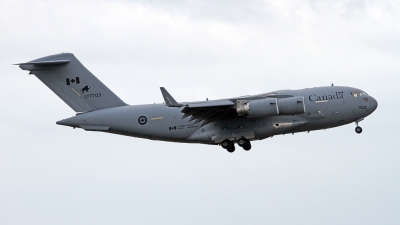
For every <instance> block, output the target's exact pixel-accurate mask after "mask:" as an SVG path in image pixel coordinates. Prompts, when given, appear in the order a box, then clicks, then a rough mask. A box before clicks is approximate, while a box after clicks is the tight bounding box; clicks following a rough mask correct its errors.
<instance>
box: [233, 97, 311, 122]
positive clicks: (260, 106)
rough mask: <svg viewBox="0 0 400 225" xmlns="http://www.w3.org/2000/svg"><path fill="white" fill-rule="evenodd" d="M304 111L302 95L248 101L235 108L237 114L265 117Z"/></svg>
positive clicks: (296, 113)
mask: <svg viewBox="0 0 400 225" xmlns="http://www.w3.org/2000/svg"><path fill="white" fill-rule="evenodd" d="M305 111H306V107H305V105H304V97H302V96H295V97H290V98H282V99H279V100H278V99H276V98H267V99H260V100H254V101H251V102H248V103H246V104H244V105H242V106H239V107H238V108H236V112H237V114H238V116H251V117H266V116H277V115H298V114H303V113H305Z"/></svg>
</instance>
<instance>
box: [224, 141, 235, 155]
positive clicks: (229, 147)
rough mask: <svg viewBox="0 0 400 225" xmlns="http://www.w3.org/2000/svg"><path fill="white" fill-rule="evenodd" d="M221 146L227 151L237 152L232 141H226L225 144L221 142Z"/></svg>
mask: <svg viewBox="0 0 400 225" xmlns="http://www.w3.org/2000/svg"><path fill="white" fill-rule="evenodd" d="M221 146H222V147H223V148H224V149H226V150H227V151H228V152H234V151H235V144H233V142H232V141H230V140H228V139H226V140H224V141H223V142H221Z"/></svg>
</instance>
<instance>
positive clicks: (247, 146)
mask: <svg viewBox="0 0 400 225" xmlns="http://www.w3.org/2000/svg"><path fill="white" fill-rule="evenodd" d="M243 149H244V150H246V151H249V150H250V149H251V143H250V141H249V143H248V144H247V145H245V146H243Z"/></svg>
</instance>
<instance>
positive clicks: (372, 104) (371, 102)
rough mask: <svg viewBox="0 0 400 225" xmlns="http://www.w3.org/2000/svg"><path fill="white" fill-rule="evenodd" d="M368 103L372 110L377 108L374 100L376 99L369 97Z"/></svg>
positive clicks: (376, 102)
mask: <svg viewBox="0 0 400 225" xmlns="http://www.w3.org/2000/svg"><path fill="white" fill-rule="evenodd" d="M369 104H370V107H371V109H372V112H373V111H375V109H376V108H378V101H376V99H375V98H373V97H371V101H370V103H369Z"/></svg>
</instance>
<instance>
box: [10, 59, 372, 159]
mask: <svg viewBox="0 0 400 225" xmlns="http://www.w3.org/2000/svg"><path fill="white" fill-rule="evenodd" d="M16 65H19V67H20V68H21V69H23V70H28V71H30V72H29V74H34V75H35V76H36V77H37V78H39V79H40V80H41V81H42V82H43V83H44V84H45V85H47V87H49V88H50V89H51V90H52V91H53V92H54V93H55V94H56V95H58V97H60V98H61V99H62V100H63V101H64V102H65V103H67V104H68V105H69V106H70V107H71V108H72V109H73V110H75V112H76V116H73V117H71V118H67V119H64V120H60V121H58V122H57V124H59V125H65V126H70V127H73V128H76V127H77V128H82V129H84V130H87V131H101V132H107V133H113V134H120V135H127V136H132V137H138V138H147V139H151V140H162V141H171V142H184V143H201V144H213V145H220V146H222V147H223V148H224V149H226V150H227V151H228V152H233V151H235V143H237V145H239V146H240V147H242V148H243V149H244V150H250V149H251V141H255V140H262V139H265V138H268V137H272V136H274V135H279V134H288V133H297V132H304V131H308V132H309V131H311V130H321V129H327V128H332V127H337V126H341V125H345V124H348V123H352V122H355V123H356V125H357V127H356V129H355V131H356V132H357V133H358V134H360V133H361V132H362V129H361V127H359V126H358V123H359V122H360V121H362V120H363V119H364V118H365V117H366V116H368V115H369V114H371V113H372V112H374V111H375V109H376V108H377V106H378V103H377V101H376V100H375V99H374V98H373V97H371V96H370V95H368V94H367V93H365V92H364V91H362V90H360V89H357V88H351V87H339V86H333V85H332V86H327V87H315V88H306V89H301V90H282V91H273V92H268V93H264V94H259V95H252V96H243V97H237V98H229V99H222V100H212V101H211V100H210V101H208V100H207V101H199V102H177V101H176V100H175V99H174V98H173V97H172V96H171V95H170V94H169V93H168V92H167V90H166V89H165V88H163V87H161V93H162V95H163V97H164V101H165V103H164V104H148V105H128V104H126V103H125V102H123V101H122V100H121V99H120V98H119V97H118V96H117V95H115V94H114V93H113V92H112V91H111V90H110V89H108V88H107V87H106V86H105V85H104V84H103V83H102V82H101V81H100V80H98V79H97V78H96V77H95V76H94V75H93V74H92V73H91V72H89V70H87V69H86V68H85V67H84V66H83V65H82V64H81V63H80V62H79V61H78V59H77V58H76V57H75V56H74V55H73V54H71V53H62V54H57V55H50V56H46V57H43V58H39V59H36V60H33V61H30V62H27V63H19V64H16Z"/></svg>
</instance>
